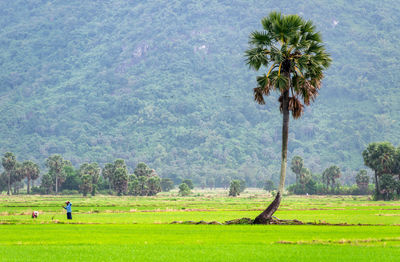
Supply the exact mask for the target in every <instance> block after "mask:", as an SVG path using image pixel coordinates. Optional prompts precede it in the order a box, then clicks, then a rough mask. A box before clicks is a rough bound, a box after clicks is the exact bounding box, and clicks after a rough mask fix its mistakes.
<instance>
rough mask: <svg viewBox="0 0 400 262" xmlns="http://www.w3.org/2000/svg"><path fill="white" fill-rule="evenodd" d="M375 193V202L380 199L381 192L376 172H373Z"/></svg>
mask: <svg viewBox="0 0 400 262" xmlns="http://www.w3.org/2000/svg"><path fill="white" fill-rule="evenodd" d="M375 191H376V200H379V199H380V198H381V192H380V188H379V180H378V174H377V172H376V171H375Z"/></svg>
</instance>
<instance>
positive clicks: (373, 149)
mask: <svg viewBox="0 0 400 262" xmlns="http://www.w3.org/2000/svg"><path fill="white" fill-rule="evenodd" d="M362 156H363V158H364V163H365V165H366V166H368V167H369V168H371V169H372V170H373V171H374V175H375V198H376V199H377V200H379V199H382V198H383V199H385V200H390V199H393V198H394V197H399V198H400V147H398V148H395V147H394V146H393V145H392V144H391V143H389V142H380V143H377V142H374V143H371V144H369V145H368V147H367V148H366V149H365V150H364V151H363V152H362Z"/></svg>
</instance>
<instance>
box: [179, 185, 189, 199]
mask: <svg viewBox="0 0 400 262" xmlns="http://www.w3.org/2000/svg"><path fill="white" fill-rule="evenodd" d="M191 193H192V192H191V190H190V188H189V186H188V185H187V184H186V183H181V184H180V185H179V195H180V196H188V195H190V194H191Z"/></svg>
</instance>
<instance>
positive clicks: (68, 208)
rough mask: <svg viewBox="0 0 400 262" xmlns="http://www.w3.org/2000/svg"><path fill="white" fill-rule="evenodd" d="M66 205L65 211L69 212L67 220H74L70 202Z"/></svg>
mask: <svg viewBox="0 0 400 262" xmlns="http://www.w3.org/2000/svg"><path fill="white" fill-rule="evenodd" d="M65 204H66V206H65V207H64V209H66V210H67V219H72V208H71V206H72V204H71V202H69V201H67V202H65Z"/></svg>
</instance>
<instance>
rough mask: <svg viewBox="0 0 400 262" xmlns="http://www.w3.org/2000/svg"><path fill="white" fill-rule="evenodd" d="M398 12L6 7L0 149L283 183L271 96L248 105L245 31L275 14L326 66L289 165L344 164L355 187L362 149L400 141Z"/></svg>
mask: <svg viewBox="0 0 400 262" xmlns="http://www.w3.org/2000/svg"><path fill="white" fill-rule="evenodd" d="M397 6H398V5H397V1H394V0H385V1H373V0H364V1H354V0H351V1H346V2H343V1H328V0H321V1H318V3H315V2H312V1H311V2H310V1H307V0H299V1H295V2H293V1H289V0H279V1H278V0H270V1H267V2H260V1H238V0H233V1H227V0H222V1H214V0H205V1H201V2H199V1H194V0H179V1H177V0H171V1H167V2H161V1H151V2H146V3H141V2H138V1H129V2H127V1H122V0H115V1H113V2H112V4H110V3H106V2H103V1H91V2H87V1H84V2H83V1H76V0H72V1H29V2H27V1H22V0H15V1H1V3H0V10H3V11H2V15H1V16H0V25H1V28H2V29H1V38H0V39H1V40H0V64H1V70H0V83H1V85H0V100H1V103H0V113H1V116H2V121H0V141H1V143H0V152H1V154H3V153H4V152H8V151H9V152H14V153H15V154H16V155H17V156H18V160H19V161H22V160H25V159H26V160H32V161H34V162H35V163H38V164H39V166H40V167H41V169H43V167H44V164H45V160H46V159H47V158H48V157H49V156H50V155H52V154H60V155H62V156H63V158H64V159H67V160H70V161H71V163H72V164H73V165H74V166H75V167H79V166H80V165H81V164H82V163H85V162H87V163H92V162H97V163H98V164H99V165H100V166H102V167H103V166H104V165H105V163H109V162H111V161H113V160H114V159H115V158H123V159H125V160H126V163H127V165H128V166H129V167H130V168H134V167H135V166H136V165H137V163H139V162H145V163H146V164H148V165H149V166H151V167H152V168H154V169H155V170H157V173H158V174H159V175H160V177H162V178H167V177H169V178H171V179H173V180H174V183H175V184H179V183H180V182H181V180H182V179H185V178H188V179H192V180H193V182H194V183H195V184H196V185H200V184H201V183H202V182H203V181H202V179H203V178H204V177H205V176H208V177H210V178H212V179H214V184H215V185H216V186H217V187H221V186H222V182H221V181H222V178H224V177H227V176H229V177H231V178H232V179H244V180H246V184H247V186H249V187H254V186H256V184H257V182H258V181H265V180H266V179H271V180H273V182H274V183H275V184H276V185H277V183H278V179H279V178H278V177H277V176H276V174H278V173H279V168H280V151H281V146H280V142H281V138H280V135H279V134H280V132H281V130H280V128H279V126H280V124H279V123H280V122H281V120H280V119H281V116H280V114H279V112H278V111H277V110H275V109H276V108H277V107H278V106H277V102H276V100H277V99H278V97H276V96H272V97H270V98H268V99H267V106H266V107H265V106H258V105H256V104H252V103H251V101H252V94H251V90H252V88H253V87H255V85H256V81H255V73H254V72H251V71H250V70H248V69H247V66H246V65H245V64H244V63H243V53H244V51H245V50H246V48H247V45H248V44H247V41H248V35H249V32H252V31H253V30H255V29H257V28H259V22H260V20H261V19H262V18H263V17H265V16H266V15H268V13H269V12H271V11H273V10H279V11H282V13H285V14H299V15H301V16H302V17H304V18H305V19H311V20H312V21H314V23H315V26H316V28H317V29H318V30H320V31H321V34H322V35H323V37H324V39H323V40H324V42H325V43H326V47H327V50H328V52H329V53H330V54H331V56H332V58H333V61H334V62H333V64H332V66H331V67H330V69H329V70H328V71H327V72H326V78H325V81H324V87H323V88H322V89H321V92H320V96H319V98H318V100H317V101H316V102H315V103H314V104H313V105H311V106H310V107H309V108H308V109H307V110H306V112H305V114H304V116H303V117H302V120H301V121H292V123H291V128H290V130H289V145H288V159H292V157H293V156H295V155H300V156H302V157H303V159H304V162H305V165H306V166H307V167H308V168H309V169H310V170H311V171H312V172H313V173H319V174H320V173H322V172H323V170H324V169H325V168H327V167H329V166H331V165H338V166H339V167H340V168H341V170H342V173H343V176H342V178H341V182H342V184H352V183H354V176H352V174H353V173H354V174H355V173H356V172H357V171H358V170H359V169H360V168H363V159H362V157H361V155H360V153H361V152H362V150H364V149H365V147H366V145H368V144H369V143H371V142H373V141H391V142H392V143H394V144H396V145H398V144H400V133H399V132H398V130H399V129H400V115H399V114H397V113H396V112H399V111H400V103H398V101H399V97H400V90H399V88H397V83H399V82H400V75H399V74H398V73H397V72H399V71H400V64H399V63H398V62H397V61H398V60H399V58H400V51H399V49H398V48H397V44H396V43H397V42H398V40H397V37H398V35H399V30H400V27H399V26H398V25H399V22H400V17H399V16H398V12H399V10H398V8H397ZM132 172H133V170H132V169H130V170H129V172H128V173H132ZM43 174H45V173H43ZM175 178H177V179H175ZM208 181H211V179H210V180H208ZM294 181H295V175H294V174H293V173H292V172H289V173H288V182H289V184H290V183H294ZM228 186H229V182H228V184H227V185H226V186H225V187H228ZM207 187H209V186H208V185H207Z"/></svg>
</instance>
